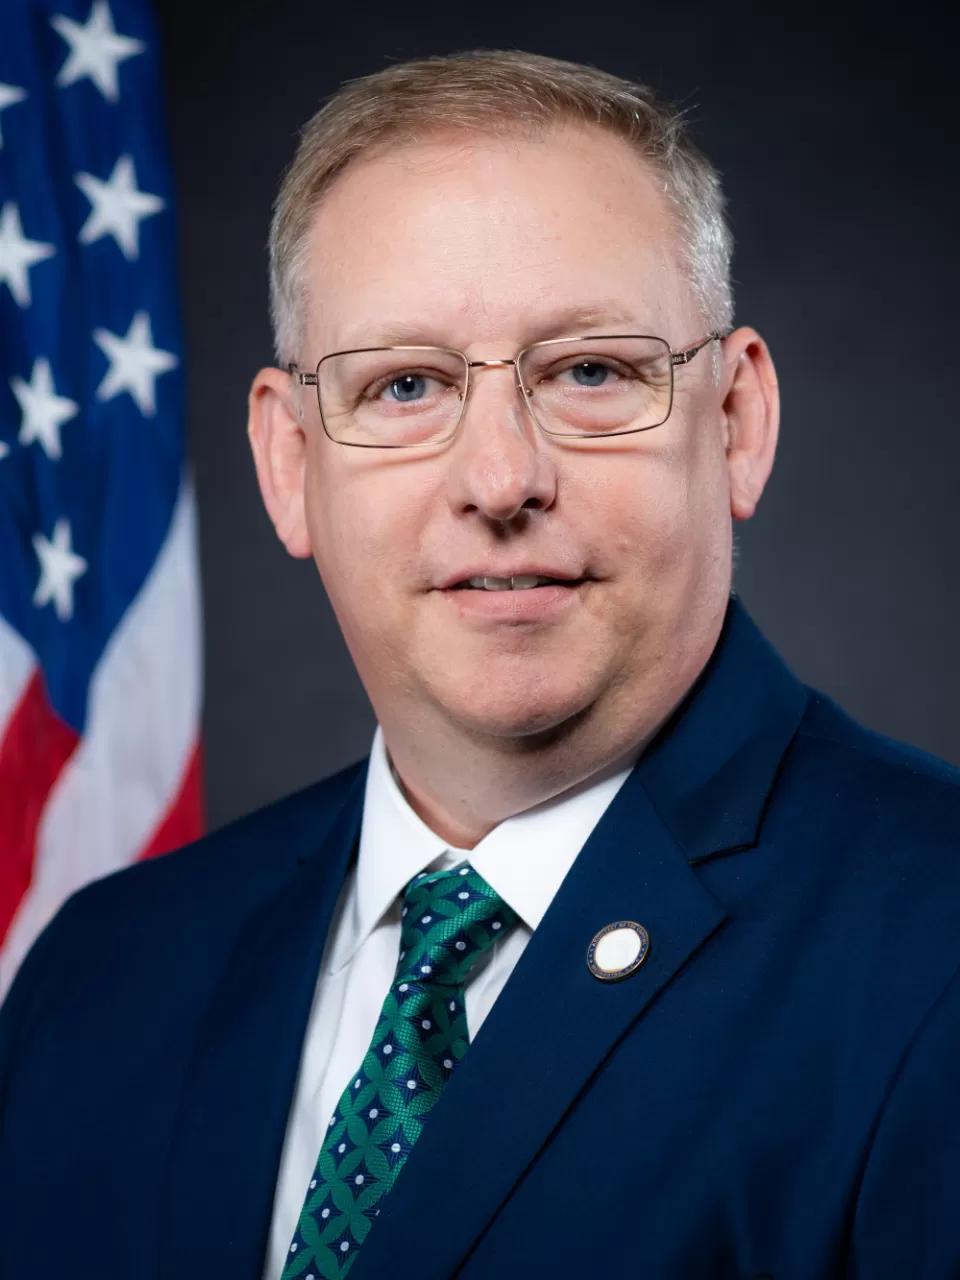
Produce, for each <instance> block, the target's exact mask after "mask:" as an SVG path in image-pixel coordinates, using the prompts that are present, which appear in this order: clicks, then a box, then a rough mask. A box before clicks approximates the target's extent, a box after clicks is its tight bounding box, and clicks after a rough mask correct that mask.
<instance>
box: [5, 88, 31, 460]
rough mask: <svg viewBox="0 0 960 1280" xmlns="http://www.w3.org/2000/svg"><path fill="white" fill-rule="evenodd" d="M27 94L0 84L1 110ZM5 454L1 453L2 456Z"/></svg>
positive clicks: (22, 90) (24, 91)
mask: <svg viewBox="0 0 960 1280" xmlns="http://www.w3.org/2000/svg"><path fill="white" fill-rule="evenodd" d="M26 96H27V91H26V89H18V88H17V86H16V85H15V84H0V111H4V110H5V109H6V108H7V107H12V106H13V104H14V103H15V102H22V101H23V100H24V98H25V97H26ZM2 150H3V126H2V124H0V151H2ZM2 456H3V455H2V454H0V457H2Z"/></svg>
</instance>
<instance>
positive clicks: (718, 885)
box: [0, 53, 960, 1280]
mask: <svg viewBox="0 0 960 1280" xmlns="http://www.w3.org/2000/svg"><path fill="white" fill-rule="evenodd" d="M271 248H272V257H271V264H272V284H273V304H274V321H275V326H276V333H277V347H278V357H279V359H278V365H279V367H277V368H271V369H265V370H263V371H261V372H260V373H259V374H258V375H257V377H256V379H255V381H254V384H253V388H252V391H251V396H250V426H249V434H250V439H251V443H252V446H253V453H254V458H255V462H256V467H257V474H258V477H259V481H260V487H261V491H262V493H263V498H264V501H265V503H266V506H267V510H268V512H269V514H270V516H271V518H272V520H273V522H274V524H275V526H276V529H277V533H278V535H279V537H280V538H281V540H282V541H283V543H284V545H285V546H286V548H287V550H288V551H289V552H290V553H291V554H292V555H295V556H308V555H310V556H313V558H314V559H315V561H316V563H317V566H318V568H319V571H320V575H321V578H322V580H323V583H324V586H325V588H326V590H327V592H328V594H329V596H330V599H331V600H332V602H333V605H334V608H335V609H336V612H337V616H338V618H339V620H340V624H341V626H342V628H343V632H344V635H345V637H346V640H347V643H348V645H349V646H350V650H351V653H352V655H353V657H354V660H355V662H356V665H357V668H358V670H359V672H360V675H361V677H362V679H363V681H364V684H365V686H366V689H367V691H368V693H369V695H370V699H371V701H372V703H373V706H374V709H375V711H376V714H377V718H378V721H379V726H380V728H379V730H378V733H377V737H376V740H375V742H374V746H373V751H372V754H371V758H370V761H369V766H367V765H366V764H364V765H362V766H358V767H355V768H352V769H349V770H347V771H346V772H345V773H343V774H340V775H338V776H337V777H335V778H332V779H329V780H328V781H326V782H322V783H320V784H318V785H317V786H316V787H314V788H312V789H310V790H308V791H306V792H304V793H301V794H300V795H297V796H294V797H291V798H290V799H288V800H286V801H283V802H281V803H280V804H278V805H275V806H273V807H271V808H270V809H267V810H264V811H261V812H259V813H256V814H254V815H252V816H251V817H249V818H247V819H245V820H244V821H242V822H240V823H238V824H235V825H234V826H233V827H231V828H229V829H227V830H225V831H221V832H219V833H216V834H214V835H212V836H210V837H209V838H208V839H206V840H203V841H201V842H200V843H199V844H198V845H196V846H194V847H192V848H190V849H188V850H186V851H184V852H183V853H180V854H177V855H174V856H172V857H169V858H166V859H162V860H159V861H158V862H156V863H155V864H152V865H144V866H139V867H136V868H134V869H132V870H128V871H125V872H123V873H121V874H120V875H118V876H115V877H112V878H110V879H108V880H105V881H102V882H100V883H98V884H96V885H94V886H93V887H91V888H89V889H87V890H86V891H85V892H83V893H81V894H79V895H78V896H77V897H76V898H74V899H73V900H72V901H71V902H70V903H69V904H68V905H67V906H66V907H65V908H64V910H63V911H62V913H61V914H60V916H59V917H58V919H57V920H56V921H55V922H54V923H53V925H52V926H51V927H50V929H49V930H48V931H47V933H46V934H45V935H44V937H43V938H42V939H41V940H40V942H39V943H38V944H37V946H36V948H35V949H34V952H33V953H32V955H31V956H30V958H29V959H28V961H27V963H26V964H25V965H24V968H23V970H22V972H21V974H20V976H19V979H18V981H17V984H16V985H15V987H14V989H13V991H12V993H11V995H10V997H9V1000H8V1002H7V1004H6V1006H5V1008H4V1011H3V1021H2V1040H0V1050H2V1090H3V1093H2V1103H3V1107H4V1113H3V1114H4V1119H3V1129H2V1136H0V1178H2V1185H0V1194H2V1199H0V1203H2V1205H3V1209H2V1213H3V1225H2V1227H0V1273H2V1275H3V1276H4V1277H11V1280H13V1278H16V1280H20V1278H21V1277H28V1276H33V1275H51V1274H65V1275H69V1276H70V1277H71V1278H75V1277H87V1276H90V1277H93V1276H96V1277H99V1278H100V1280H113V1278H114V1277H116V1278H117V1280H119V1278H120V1277H124V1278H125V1280H131V1278H133V1280H139V1278H140V1277H147V1276H149V1277H169V1278H170V1280H173V1278H174V1277H175V1278H176V1280H193V1278H194V1277H196V1278H197V1280H199V1278H200V1277H204V1278H206V1277H213V1276H216V1277H229V1278H230V1280H241V1278H243V1280H254V1278H256V1277H260V1276H264V1277H266V1280H279V1278H280V1277H281V1276H283V1277H284V1278H285V1280H286V1278H287V1277H291V1276H303V1277H308V1278H309V1277H320V1276H322V1277H334V1276H343V1275H346V1274H350V1276H351V1277H352V1278H355V1280H362V1278H363V1277H381V1276H388V1275H389V1276H391V1277H393V1278H395V1280H399V1278H401V1277H404V1278H406V1277H409V1278H410V1280H413V1277H417V1278H418V1280H441V1278H442V1277H447V1276H452V1275H458V1276H459V1275H463V1276H465V1277H470V1278H471V1280H472V1278H479V1277H493V1276H550V1277H567V1276H570V1277H574V1276H575V1277H601V1276H607V1275H624V1274H634V1273H636V1272H639V1273H640V1274H643V1275H645V1276H649V1277H655V1278H657V1280H659V1278H671V1280H672V1278H674V1277H678V1278H686V1277H706V1276H712V1277H724V1278H726V1277H749V1278H751V1280H753V1278H759V1277H761V1276H775V1277H777V1280H785V1278H787V1277H796V1278H798V1280H800V1278H803V1280H809V1278H810V1277H834V1276H836V1277H839V1276H848V1277H853V1276H856V1277H857V1278H858V1280H881V1278H885V1277H893V1276H898V1277H902V1276H911V1277H931V1278H933V1277H935V1278H937V1280H942V1278H945V1277H948V1276H956V1275H958V1274H960V1218H958V1215H957V1213H956V1210H955V1197H956V1188H957V1186H958V1185H960V1105H958V1101H957V1095H958V1090H957V1089H956V1079H957V1077H958V1071H960V990H958V983H957V979H956V976H957V971H958V964H960V928H958V926H960V859H958V856H957V854H958V844H960V788H958V781H960V779H958V775H957V773H956V772H955V771H953V770H951V769H950V768H949V767H948V766H946V765H944V764H942V763H940V762H938V761H935V760H933V759H931V758H929V757H927V756H924V755H922V754H920V753H919V752H916V751H913V750H911V749H909V748H906V747H902V746H898V745H896V744H893V743H890V742H888V741H886V740H883V739H881V738H879V737H877V736H875V735H873V734H870V733H868V732H867V731H865V730H864V729H862V728H860V727H859V726H857V725H856V724H854V723H852V722H851V721H850V720H849V719H848V718H847V717H846V716H845V715H844V714H843V713H842V712H841V711H840V710H838V709H837V708H836V707H835V706H834V705H833V704H831V703H830V702H829V700H827V699H825V698H824V697H822V696H820V695H818V694H816V693H814V692H812V691H811V690H809V689H806V688H805V687H804V686H802V685H801V684H800V683H799V682H798V681H797V680H796V679H795V678H794V677H793V676H792V675H791V674H790V673H789V672H788V671H787V670H786V668H785V667H784V666H783V665H782V663H781V662H780V660H779V659H778V658H777V656H776V655H775V654H774V653H773V652H772V650H771V649H770V648H769V647H768V645H767V644H766V642H765V641H764V640H763V639H762V637H761V636H760V635H759V633H758V632H757V631H756V629H755V628H754V626H753V624H752V623H751V622H750V620H749V618H748V617H747V615H746V613H745V611H744V610H743V608H742V606H741V605H740V604H739V603H737V602H736V601H735V600H734V601H732V602H731V598H730V588H731V559H732V557H731V546H732V520H742V519H747V518H749V517H750V516H751V515H752V513H753V511H754V508H755V506H756V504H757V501H758V500H759V498H760V495H761V493H762V490H763V488H764V484H765V482H766V480H767V477H768V475H769V473H770V469H771V466H772V463H773V456H774V448H775V443H776V435H777V412H778V406H777V387H776V378H775V375H774V370H773V366H772V363H771V360H770V356H769V354H768V352H767V349H766V347H765V345H764V343H763V341H762V340H761V338H760V337H759V335H758V334H757V333H756V332H755V331H754V330H752V329H749V328H738V329H734V330H732V331H731V330H730V318H731V302H730V293H729V236H728V233H727V230H726V227H725V224H724V222H723V217H722V203H721V197H720V192H719V187H718V183H717V179H716V175H715V174H714V172H713V170H712V169H711V168H710V166H709V164H708V163H707V161H706V160H705V159H704V158H703V157H702V156H700V155H699V153H698V152H697V151H696V150H695V149H694V148H693V146H692V144H691V143H690V142H689V140H688V139H687V138H686V136H685V135H684V133H683V130H682V128H681V125H680V123H679V121H678V119H677V118H676V117H675V116H674V115H672V114H671V113H670V112H669V111H667V110H666V109H665V108H663V107H662V106H660V105H658V104H657V103H656V102H655V101H654V100H653V98H652V97H651V95H649V94H648V93H647V92H646V91H645V90H642V89H639V88H637V87H636V86H633V85H630V84H627V83H625V82H623V81H620V80H617V79H615V78H613V77H610V76H607V75H604V74H602V73H600V72H596V71H593V70H590V69H588V68H584V67H578V66H573V65H570V64H565V63H560V62H555V61H552V60H550V59H545V58H537V57H532V56H527V55H520V54H487V53H484V54H475V55H467V56H464V57H461V58H453V59H433V60H427V61H423V62H419V63H411V64H406V65H400V66H395V67H392V68H390V69H389V70H388V71H386V72H383V73H381V74H380V75H377V76H373V77H371V78H369V79H368V80H365V81H360V82H358V83H355V84H353V85H350V86H348V87H347V88H346V89H344V90H343V91H342V92H341V93H340V94H339V95H338V96H337V97H336V98H334V99H333V101H332V103H331V104H329V105H328V106H327V107H326V108H324V110H323V111H321V112H320V113H319V114H318V116H317V117H316V118H315V119H314V120H313V121H312V122H311V123H310V124H309V125H308V126H307V129H306V131H305V133H304V136H303V139H302V141H301V144H300V148H299V151H298V154H297V157H296V159H295V161H294V163H293V166H292V167H291V169H290V171H289V173H288V174H287V176H286V178H285V181H284V186H283V190H282V192H281V195H280V198H279V200H278V204H277V210H276V217H275V220H274V226H273V233H272V241H271Z"/></svg>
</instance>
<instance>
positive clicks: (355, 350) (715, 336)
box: [286, 329, 727, 449]
mask: <svg viewBox="0 0 960 1280" xmlns="http://www.w3.org/2000/svg"><path fill="white" fill-rule="evenodd" d="M726 336H727V335H726V334H725V333H721V332H720V330H718V329H714V330H713V332H712V333H709V334H708V335H707V336H706V337H705V338H701V339H700V341H699V342H695V343H694V344H693V346H690V347H684V348H683V349H682V350H680V351H674V350H673V348H672V347H671V346H670V344H669V343H668V342H667V340H666V338H660V337H658V336H657V335H656V334H651V333H598V334H584V335H582V336H580V337H573V338H547V339H546V340H545V341H543V342H531V343H530V344H529V345H528V346H526V347H524V348H523V349H522V350H521V351H518V352H517V354H516V355H515V356H514V358H513V359H512V360H470V359H468V358H467V356H466V355H465V353H464V352H463V351H459V350H458V349H457V348H456V347H438V346H432V345H430V346H428V345H416V346H408V345H406V344H402V343H400V344H395V343H392V344H388V345H387V346H383V347H351V348H349V349H348V350H346V351H331V352H329V353H328V354H327V355H325V356H323V357H322V358H321V359H320V360H318V361H317V367H316V369H315V370H314V372H313V373H304V372H303V371H302V370H301V369H299V368H298V367H297V365H296V364H295V363H290V364H288V365H287V370H286V371H287V373H288V374H290V376H291V377H292V378H293V379H294V380H295V382H296V384H297V385H298V386H301V387H316V389H317V410H318V412H319V414H320V423H321V426H322V427H323V431H324V435H325V436H326V437H327V439H328V440H331V441H332V442H333V443H334V444H342V445H344V446H345V447H346V448H348V449H435V448H436V447H437V446H438V445H443V444H449V442H450V441H451V440H452V439H453V437H454V436H455V435H456V434H457V431H458V429H459V427H460V423H461V422H462V421H463V414H464V410H465V409H466V406H467V400H468V398H469V395H470V370H471V369H510V368H512V369H514V370H515V372H516V375H517V389H518V390H519V391H520V394H521V398H522V400H523V403H524V404H525V405H526V406H527V408H528V409H529V411H530V416H531V418H533V421H534V423H535V424H536V427H537V429H538V430H539V431H542V432H543V434H544V435H546V436H550V438H551V439H553V440H598V439H604V440H605V439H608V438H609V437H611V436H630V435H637V434H639V433H640V432H641V431H653V430H654V429H655V428H656V427H662V426H663V424H664V423H665V422H666V420H667V419H668V418H669V417H670V414H671V412H672V410H673V392H674V375H673V371H674V369H675V368H676V367H677V365H682V364H689V363H690V361H691V360H692V359H693V358H694V356H695V355H696V354H697V353H698V352H699V351H702V350H703V348H704V347H706V346H709V344H710V343H711V342H722V341H723V339H724V338H725V337H726ZM634 338H642V339H644V340H645V341H647V342H659V343H662V344H663V346H664V347H665V348H666V353H667V354H668V355H669V356H670V365H669V368H670V397H669V399H668V401H667V411H666V413H665V414H664V415H663V417H662V418H661V419H660V421H659V422H652V423H650V424H649V425H648V426H646V427H627V428H625V429H623V430H620V431H577V432H572V431H571V432H566V431H551V430H550V428H549V427H545V426H544V425H543V423H542V422H541V421H540V419H539V418H538V417H537V412H536V409H535V408H534V407H533V404H532V403H531V401H532V400H533V391H532V390H530V388H529V387H526V386H524V383H523V380H522V378H521V376H520V368H521V363H522V361H523V358H524V356H525V355H526V354H527V353H528V352H530V351H537V350H540V349H542V348H543V347H551V346H560V345H562V344H566V343H570V342H603V341H605V340H607V341H625V340H630V339H634ZM377 351H441V352H443V353H444V354H445V355H450V356H459V357H460V359H461V360H462V361H463V365H464V379H463V390H462V392H461V393H460V412H459V414H458V415H457V420H456V422H455V423H454V425H453V427H452V428H451V430H450V433H449V435H446V436H443V437H442V438H441V439H439V440H430V441H426V442H424V443H416V444H365V443H361V442H360V441H358V440H338V439H337V437H336V436H332V435H331V434H330V430H329V428H328V427H327V424H326V422H325V421H324V417H323V404H322V402H321V400H320V368H321V366H322V365H323V364H324V363H325V362H326V361H327V360H333V359H334V358H335V357H336V356H354V355H364V354H373V353H374V352H377Z"/></svg>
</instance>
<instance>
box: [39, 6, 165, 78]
mask: <svg viewBox="0 0 960 1280" xmlns="http://www.w3.org/2000/svg"><path fill="white" fill-rule="evenodd" d="M50 25H51V26H52V27H53V28H54V30H55V31H57V32H59V34H60V35H62V36H63V38H64V40H66V42H67V44H69V46H70V52H69V53H68V54H67V59H66V61H65V62H64V64H63V66H62V67H61V68H60V71H59V73H58V75H57V84H59V85H61V86H63V87H64V88H65V87H66V86H67V85H68V84H74V83H75V81H77V80H82V79H83V77H84V76H89V77H90V79H91V80H92V81H93V83H94V84H95V85H96V86H97V88H98V89H99V90H100V92H101V93H102V94H103V96H104V98H106V99H107V101H108V102H116V101H117V99H118V98H119V97H120V90H119V88H118V86H117V64H118V63H120V62H123V61H124V60H125V59H126V58H132V57H133V56H134V54H137V53H143V51H144V49H145V48H146V47H147V46H146V45H145V44H144V43H143V41H142V40H132V39H131V38H130V37H129V36H121V35H118V34H117V32H116V29H115V28H114V25H113V15H112V14H111V12H110V6H109V4H108V3H107V0H93V5H92V7H91V9H90V17H89V18H88V19H87V23H86V26H84V25H83V24H82V23H79V22H74V21H73V19H72V18H67V17H65V16H64V15H63V14H61V13H56V14H54V16H53V17H52V18H51V19H50Z"/></svg>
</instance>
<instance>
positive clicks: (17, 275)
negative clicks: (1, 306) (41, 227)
mask: <svg viewBox="0 0 960 1280" xmlns="http://www.w3.org/2000/svg"><path fill="white" fill-rule="evenodd" d="M55 253H56V249H55V248H54V247H53V245H52V244H43V243H42V242H41V241H40V240H27V239H26V237H25V236H24V234H23V227H22V226H21V225H20V210H19V209H18V208H17V206H16V205H15V204H14V203H13V201H12V200H9V201H8V202H7V203H6V204H5V205H4V206H3V209H2V211H0V285H4V284H5V285H6V286H7V288H8V289H9V290H10V292H11V293H12V294H13V296H14V299H15V301H16V303H17V305H18V306H20V307H29V305H30V277H29V276H28V275H27V272H28V270H29V269H30V267H32V266H33V265H34V264H35V263H37V262H42V261H43V260H44V258H52V257H53V255H54V254H55Z"/></svg>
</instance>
